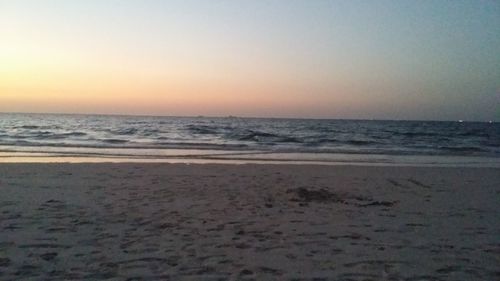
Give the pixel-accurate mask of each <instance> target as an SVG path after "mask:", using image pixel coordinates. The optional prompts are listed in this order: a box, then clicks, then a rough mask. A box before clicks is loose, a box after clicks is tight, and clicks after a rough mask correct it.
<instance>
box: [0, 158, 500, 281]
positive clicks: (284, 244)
mask: <svg viewBox="0 0 500 281" xmlns="http://www.w3.org/2000/svg"><path fill="white" fill-rule="evenodd" d="M0 192H1V193H0V280H21V279H23V280H26V279H27V280H61V279H65V280H68V279H70V280H76V279H86V280H101V279H108V280H500V211H499V208H500V207H499V206H500V169H495V168H436V167H433V168H429V167H426V168H417V167H360V166H314V165H310V166H305V165H215V164H214V165H185V164H2V165H0Z"/></svg>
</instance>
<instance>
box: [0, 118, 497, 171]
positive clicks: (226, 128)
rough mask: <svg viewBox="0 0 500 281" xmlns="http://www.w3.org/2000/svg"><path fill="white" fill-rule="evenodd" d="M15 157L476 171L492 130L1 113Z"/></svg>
mask: <svg viewBox="0 0 500 281" xmlns="http://www.w3.org/2000/svg"><path fill="white" fill-rule="evenodd" d="M16 157H17V158H19V157H24V158H29V159H35V160H34V161H36V159H37V158H40V159H41V158H43V159H65V158H66V159H70V158H71V159H74V158H78V159H83V160H82V161H84V160H85V159H90V158H92V159H93V160H95V159H101V160H102V161H107V160H109V161H111V160H113V161H114V160H120V161H124V160H143V161H152V160H154V161H166V162H169V160H171V161H173V162H175V161H177V162H179V161H180V162H189V161H194V162H197V161H198V162H203V161H205V162H207V161H208V162H211V161H215V162H217V161H239V162H256V161H257V162H266V161H271V162H272V161H284V162H294V161H295V162H321V163H339V162H340V163H345V162H349V163H366V162H370V163H381V164H384V163H399V164H405V163H407V164H412V163H417V164H418V163H421V164H447V163H448V164H449V163H451V164H456V163H469V164H470V163H472V164H474V163H476V164H477V163H480V164H481V163H483V164H484V163H498V162H499V161H500V123H495V122H458V121H457V122H441V121H386V120H383V121H382V120H325V119H321V120H319V119H274V118H271V119H270V118H240V117H220V118H212V117H149V116H104V115H62V114H10V113H9V114H8V113H3V114H0V158H1V159H2V161H3V162H6V161H9V159H10V160H12V159H15V158H16ZM209 160H211V161H209Z"/></svg>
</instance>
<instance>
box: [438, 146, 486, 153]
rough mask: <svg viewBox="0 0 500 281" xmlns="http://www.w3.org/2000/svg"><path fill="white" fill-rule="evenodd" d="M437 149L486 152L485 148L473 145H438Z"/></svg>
mask: <svg viewBox="0 0 500 281" xmlns="http://www.w3.org/2000/svg"><path fill="white" fill-rule="evenodd" d="M439 149H442V150H447V151H453V152H487V150H485V149H482V148H479V147H474V146H440V147H439Z"/></svg>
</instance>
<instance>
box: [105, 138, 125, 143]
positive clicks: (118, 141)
mask: <svg viewBox="0 0 500 281" xmlns="http://www.w3.org/2000/svg"><path fill="white" fill-rule="evenodd" d="M101 141H102V142H105V143H112V144H123V143H127V142H129V141H128V140H120V139H105V140H101Z"/></svg>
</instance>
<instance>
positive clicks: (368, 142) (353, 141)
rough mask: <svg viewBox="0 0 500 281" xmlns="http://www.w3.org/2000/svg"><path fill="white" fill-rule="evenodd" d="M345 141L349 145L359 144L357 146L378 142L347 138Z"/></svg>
mask: <svg viewBox="0 0 500 281" xmlns="http://www.w3.org/2000/svg"><path fill="white" fill-rule="evenodd" d="M345 143H347V144H351V145H359V146H364V145H373V144H380V143H379V142H376V141H368V140H348V141H345Z"/></svg>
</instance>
